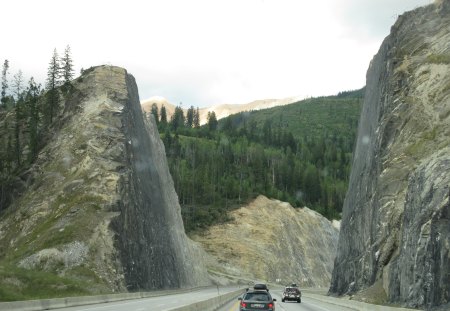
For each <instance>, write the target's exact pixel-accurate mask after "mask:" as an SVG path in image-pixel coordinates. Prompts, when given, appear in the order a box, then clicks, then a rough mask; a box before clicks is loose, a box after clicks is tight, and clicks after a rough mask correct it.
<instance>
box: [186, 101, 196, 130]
mask: <svg viewBox="0 0 450 311" xmlns="http://www.w3.org/2000/svg"><path fill="white" fill-rule="evenodd" d="M194 115H195V110H194V106H191V107H189V109H188V111H187V113H186V126H187V127H188V128H192V127H193V126H194Z"/></svg>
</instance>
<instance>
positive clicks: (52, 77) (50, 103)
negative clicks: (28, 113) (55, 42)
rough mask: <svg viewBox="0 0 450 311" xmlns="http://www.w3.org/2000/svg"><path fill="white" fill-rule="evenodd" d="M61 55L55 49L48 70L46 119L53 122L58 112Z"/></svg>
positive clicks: (49, 122)
mask: <svg viewBox="0 0 450 311" xmlns="http://www.w3.org/2000/svg"><path fill="white" fill-rule="evenodd" d="M59 73H60V67H59V57H58V52H57V51H56V49H54V51H53V56H52V58H51V60H50V63H49V67H48V72H47V84H46V86H45V88H46V90H47V95H46V99H47V101H46V106H47V107H46V113H45V114H46V119H47V123H48V124H51V123H53V118H54V117H55V115H56V113H57V108H58V101H59V93H58V90H57V87H58V85H59V78H60V75H59Z"/></svg>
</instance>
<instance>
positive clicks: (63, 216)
mask: <svg viewBox="0 0 450 311" xmlns="http://www.w3.org/2000/svg"><path fill="white" fill-rule="evenodd" d="M153 123H154V122H152V120H151V121H147V120H144V118H143V114H142V110H141V106H140V103H139V97H138V91H137V87H136V83H135V81H134V78H133V77H132V76H131V75H129V74H128V73H127V72H126V70H124V69H122V68H118V67H112V66H102V67H96V68H92V69H89V70H87V71H86V72H85V73H84V74H83V76H81V77H80V78H78V79H77V80H75V81H74V82H73V88H72V89H71V91H70V93H69V94H68V95H67V97H66V101H65V110H64V113H63V116H62V118H61V122H60V124H59V125H58V126H59V129H58V130H57V131H56V133H55V135H54V139H53V140H52V141H51V142H50V143H49V144H48V145H47V146H46V147H45V148H44V149H43V150H42V152H41V153H40V154H39V159H38V160H37V162H36V163H35V165H34V166H33V168H32V169H31V172H30V174H29V176H30V178H29V180H28V181H27V183H28V186H29V187H28V190H27V191H26V192H25V193H24V194H23V195H22V197H21V198H20V199H18V200H17V201H15V202H14V203H13V205H12V206H11V207H10V208H9V209H8V210H7V211H6V212H5V213H3V214H2V215H1V218H0V249H1V252H0V266H1V267H0V268H3V266H10V265H14V266H18V267H22V268H25V269H31V270H37V271H46V272H50V273H54V274H56V275H59V276H63V277H64V278H69V279H70V278H72V279H74V280H77V281H80V282H86V284H87V285H86V288H88V289H89V291H90V292H92V293H98V292H108V291H125V290H139V289H140V290H150V289H161V288H177V287H189V286H198V285H204V284H208V283H209V278H208V275H207V272H206V268H205V266H204V265H203V262H202V254H201V249H200V248H199V247H198V246H197V245H196V244H195V243H194V242H192V241H190V240H189V239H188V238H187V237H186V235H185V233H184V227H183V223H182V219H181V213H180V206H179V204H178V198H177V195H176V193H175V190H174V187H173V181H172V178H171V176H170V174H169V171H168V167H167V163H166V158H165V152H164V146H163V144H162V142H161V141H160V139H159V134H158V131H157V130H156V128H155V125H154V124H153ZM0 283H1V281H0Z"/></svg>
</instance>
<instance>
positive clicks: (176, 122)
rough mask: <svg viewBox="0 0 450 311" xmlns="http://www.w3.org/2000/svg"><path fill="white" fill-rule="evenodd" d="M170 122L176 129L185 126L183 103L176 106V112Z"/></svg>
mask: <svg viewBox="0 0 450 311" xmlns="http://www.w3.org/2000/svg"><path fill="white" fill-rule="evenodd" d="M170 124H171V126H172V129H173V130H174V131H176V130H177V129H178V128H181V127H183V126H184V112H183V109H182V108H181V104H180V106H177V107H175V112H174V113H173V116H172V118H171V120H170Z"/></svg>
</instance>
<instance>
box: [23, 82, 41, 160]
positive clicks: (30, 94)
mask: <svg viewBox="0 0 450 311" xmlns="http://www.w3.org/2000/svg"><path fill="white" fill-rule="evenodd" d="M40 88H41V86H40V85H37V84H36V82H35V81H34V79H33V77H31V79H30V81H29V82H28V89H27V95H26V104H27V110H28V114H29V119H28V134H29V148H30V153H29V154H28V162H29V163H31V162H33V161H34V160H35V159H36V157H37V154H38V147H39V141H38V124H39V110H38V107H37V102H38V97H39V95H40V93H41V91H40Z"/></svg>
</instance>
